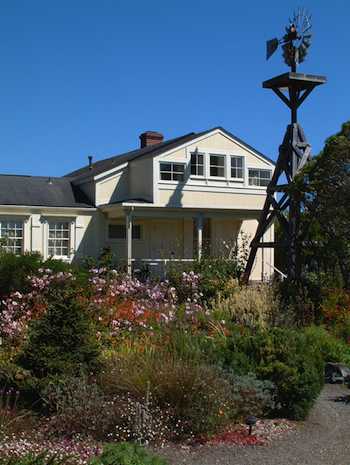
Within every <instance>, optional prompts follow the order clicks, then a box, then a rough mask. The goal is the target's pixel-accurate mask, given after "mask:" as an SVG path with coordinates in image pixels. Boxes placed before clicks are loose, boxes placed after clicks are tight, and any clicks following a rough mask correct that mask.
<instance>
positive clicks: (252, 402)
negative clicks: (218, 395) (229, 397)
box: [228, 374, 276, 420]
mask: <svg viewBox="0 0 350 465" xmlns="http://www.w3.org/2000/svg"><path fill="white" fill-rule="evenodd" d="M228 376H229V380H230V382H231V384H232V387H233V393H234V399H235V407H236V415H237V417H238V418H240V419H242V420H243V419H245V418H246V417H247V416H248V415H255V416H257V417H263V416H266V415H267V414H269V413H270V412H272V411H273V410H274V408H275V396H276V388H275V385H274V384H273V383H271V381H266V380H265V381H263V380H260V379H258V378H257V377H256V375H254V374H249V375H244V376H237V375H234V374H229V375H228Z"/></svg>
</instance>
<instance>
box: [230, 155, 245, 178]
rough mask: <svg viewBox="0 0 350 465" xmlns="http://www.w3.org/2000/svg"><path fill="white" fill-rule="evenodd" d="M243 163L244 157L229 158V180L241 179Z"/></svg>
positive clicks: (234, 156)
mask: <svg viewBox="0 0 350 465" xmlns="http://www.w3.org/2000/svg"><path fill="white" fill-rule="evenodd" d="M243 163H244V157H241V156H237V155H233V156H231V178H233V179H243V177H244V176H243V166H244V165H243Z"/></svg>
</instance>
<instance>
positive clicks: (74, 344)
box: [18, 285, 100, 378]
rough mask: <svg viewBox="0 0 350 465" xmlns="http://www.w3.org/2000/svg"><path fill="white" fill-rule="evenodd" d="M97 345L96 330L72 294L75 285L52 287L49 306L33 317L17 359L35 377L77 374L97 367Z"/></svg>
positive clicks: (98, 349) (73, 293)
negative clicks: (34, 318)
mask: <svg viewBox="0 0 350 465" xmlns="http://www.w3.org/2000/svg"><path fill="white" fill-rule="evenodd" d="M99 354H100V348H99V344H98V341H97V339H96V330H95V328H94V324H93V322H92V319H91V318H90V316H89V314H88V312H87V311H86V309H85V308H84V307H83V306H82V304H80V303H79V302H78V300H77V296H76V295H75V289H74V288H69V287H67V286H66V287H64V285H63V286H62V287H61V288H60V287H58V288H57V289H55V291H54V292H52V294H51V295H50V300H49V303H48V309H47V311H46V312H45V313H44V314H43V316H42V317H41V318H40V319H39V320H33V321H32V322H31V323H30V325H29V329H28V338H27V342H26V343H25V345H24V347H23V349H22V352H21V353H20V355H19V357H18V363H19V365H20V366H22V367H23V368H25V369H27V370H30V371H31V372H32V373H33V374H34V375H35V376H36V377H38V378H45V377H47V376H50V375H60V374H77V373H79V372H81V371H82V370H92V371H94V370H95V369H96V368H97V367H98V357H99Z"/></svg>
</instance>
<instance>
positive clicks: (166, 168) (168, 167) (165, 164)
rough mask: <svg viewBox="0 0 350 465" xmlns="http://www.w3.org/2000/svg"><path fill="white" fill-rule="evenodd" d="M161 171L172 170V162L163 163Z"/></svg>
mask: <svg viewBox="0 0 350 465" xmlns="http://www.w3.org/2000/svg"><path fill="white" fill-rule="evenodd" d="M160 171H171V163H161V164H160Z"/></svg>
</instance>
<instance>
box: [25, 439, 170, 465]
mask: <svg viewBox="0 0 350 465" xmlns="http://www.w3.org/2000/svg"><path fill="white" fill-rule="evenodd" d="M25 465H26V464H25ZM89 465H167V462H166V461H165V460H164V459H162V458H160V457H156V456H155V455H153V454H151V453H150V452H148V451H146V449H144V448H143V447H141V446H138V445H136V444H133V443H128V442H124V443H120V444H108V445H106V446H105V447H104V448H103V452H102V454H101V455H100V456H99V457H95V458H93V459H92V460H90V462H89Z"/></svg>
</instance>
